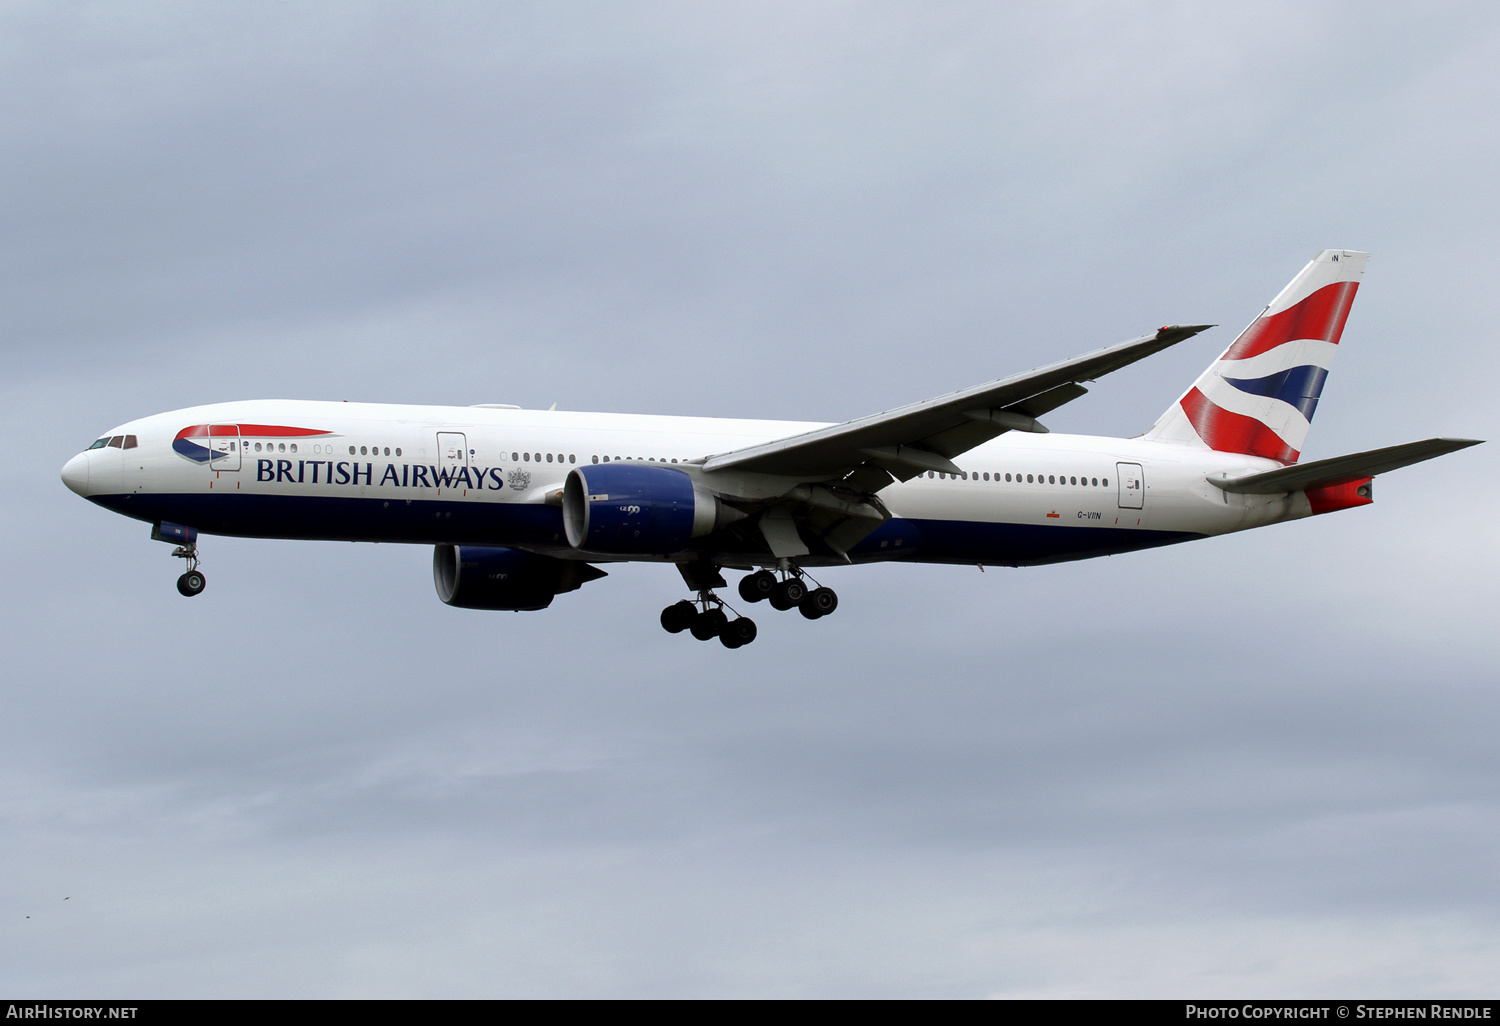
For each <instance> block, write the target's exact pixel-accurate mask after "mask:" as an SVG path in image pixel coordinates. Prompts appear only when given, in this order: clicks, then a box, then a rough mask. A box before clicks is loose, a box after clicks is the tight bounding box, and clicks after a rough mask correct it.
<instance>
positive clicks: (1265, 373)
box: [1145, 249, 1369, 463]
mask: <svg viewBox="0 0 1500 1026" xmlns="http://www.w3.org/2000/svg"><path fill="white" fill-rule="evenodd" d="M1368 259H1369V254H1368V253H1356V252H1353V251H1351V250H1346V249H1325V250H1324V251H1323V252H1321V253H1319V254H1318V255H1317V256H1315V257H1313V259H1312V262H1311V263H1309V264H1308V265H1307V266H1306V267H1304V268H1303V269H1302V272H1301V273H1300V274H1298V275H1297V277H1295V278H1293V279H1292V281H1291V284H1289V285H1288V286H1287V287H1286V288H1284V289H1282V290H1281V292H1280V293H1279V294H1278V295H1277V296H1276V298H1275V299H1273V300H1271V305H1270V306H1267V307H1266V308H1265V309H1264V310H1263V311H1261V314H1260V316H1259V317H1257V318H1256V319H1255V320H1254V321H1253V322H1252V323H1251V325H1250V326H1249V327H1248V328H1246V329H1245V330H1244V331H1243V332H1241V333H1240V337H1239V338H1237V339H1235V340H1234V344H1233V345H1231V346H1230V347H1229V348H1228V349H1227V350H1226V351H1225V352H1224V355H1223V356H1221V357H1219V358H1218V360H1216V361H1214V363H1213V364H1212V365H1211V366H1210V367H1209V368H1208V370H1206V371H1204V372H1203V374H1202V376H1201V377H1199V378H1198V380H1197V381H1195V382H1194V383H1193V387H1192V388H1190V389H1188V390H1187V394H1185V395H1184V396H1183V397H1182V398H1181V399H1179V400H1178V401H1177V402H1176V403H1175V404H1174V405H1173V406H1172V407H1171V409H1169V410H1167V412H1166V413H1164V414H1162V416H1161V419H1160V420H1158V421H1157V422H1156V424H1155V425H1154V426H1153V427H1152V428H1151V430H1150V431H1147V432H1146V434H1145V437H1146V438H1149V439H1154V440H1156V441H1162V442H1176V443H1179V444H1186V445H1195V446H1200V447H1205V448H1209V449H1217V450H1218V451H1220V452H1241V453H1246V454H1248V455H1251V456H1266V457H1269V458H1271V459H1274V460H1280V461H1281V462H1282V463H1296V462H1297V457H1298V456H1300V455H1301V452H1302V446H1303V443H1304V442H1305V441H1306V439H1307V429H1308V427H1309V425H1310V424H1311V423H1312V417H1313V411H1314V410H1315V409H1317V406H1318V396H1320V395H1321V394H1322V393H1323V381H1324V379H1326V378H1327V377H1328V370H1329V368H1330V367H1331V366H1332V365H1333V355H1334V353H1336V352H1337V351H1338V344H1339V337H1340V336H1341V335H1342V334H1343V332H1344V322H1345V321H1346V320H1347V319H1348V317H1349V307H1350V306H1351V305H1353V303H1354V293H1355V292H1356V291H1358V289H1359V279H1360V275H1362V274H1363V273H1364V269H1365V261H1366V260H1368Z"/></svg>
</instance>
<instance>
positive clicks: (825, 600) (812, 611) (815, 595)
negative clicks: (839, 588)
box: [797, 588, 839, 620]
mask: <svg viewBox="0 0 1500 1026" xmlns="http://www.w3.org/2000/svg"><path fill="white" fill-rule="evenodd" d="M838 607H839V597H838V596H837V595H835V594H834V591H833V589H832V588H814V589H813V590H812V591H810V592H808V593H807V596H806V597H805V598H804V599H803V600H802V601H801V602H798V603H797V609H798V611H799V612H801V613H802V615H803V616H805V617H807V618H808V619H809V620H816V619H818V617H820V616H827V615H828V614H829V613H831V612H833V611H834V610H835V609H837V608H838Z"/></svg>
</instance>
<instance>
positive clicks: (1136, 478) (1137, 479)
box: [1115, 463, 1146, 509]
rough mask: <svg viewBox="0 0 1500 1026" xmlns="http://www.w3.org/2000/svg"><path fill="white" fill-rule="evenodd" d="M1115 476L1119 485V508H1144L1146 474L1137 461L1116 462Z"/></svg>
mask: <svg viewBox="0 0 1500 1026" xmlns="http://www.w3.org/2000/svg"><path fill="white" fill-rule="evenodd" d="M1115 476H1116V480H1117V481H1118V482H1119V485H1120V508H1121V509H1144V508H1145V506H1146V475H1145V473H1144V472H1142V470H1141V465H1140V464H1139V463H1116V464H1115Z"/></svg>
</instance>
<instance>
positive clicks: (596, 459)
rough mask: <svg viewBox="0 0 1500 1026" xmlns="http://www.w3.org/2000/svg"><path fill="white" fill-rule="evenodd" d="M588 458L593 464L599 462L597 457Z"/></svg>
mask: <svg viewBox="0 0 1500 1026" xmlns="http://www.w3.org/2000/svg"><path fill="white" fill-rule="evenodd" d="M590 458H591V459H592V460H593V461H594V462H595V463H598V462H599V457H598V456H593V457H590Z"/></svg>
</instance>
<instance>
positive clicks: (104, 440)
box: [83, 438, 109, 452]
mask: <svg viewBox="0 0 1500 1026" xmlns="http://www.w3.org/2000/svg"><path fill="white" fill-rule="evenodd" d="M108 444H109V439H108V438H101V439H99V440H98V441H97V442H95V443H94V444H93V445H91V446H89V449H102V448H104V447H105V446H106V445H108ZM89 449H85V450H83V451H84V452H88V451H89Z"/></svg>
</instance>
